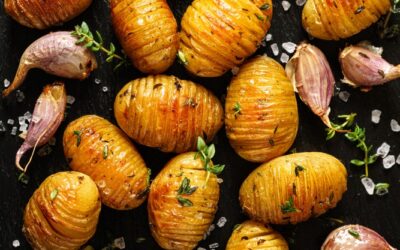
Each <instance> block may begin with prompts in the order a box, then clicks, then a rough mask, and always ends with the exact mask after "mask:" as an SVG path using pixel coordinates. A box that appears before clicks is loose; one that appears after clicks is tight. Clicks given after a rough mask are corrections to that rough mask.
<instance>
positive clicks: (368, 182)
mask: <svg viewBox="0 0 400 250" xmlns="http://www.w3.org/2000/svg"><path fill="white" fill-rule="evenodd" d="M361 183H362V184H363V186H364V188H365V190H366V191H367V193H368V194H369V195H373V194H374V190H375V183H374V181H373V180H372V179H371V178H368V177H364V178H362V179H361Z"/></svg>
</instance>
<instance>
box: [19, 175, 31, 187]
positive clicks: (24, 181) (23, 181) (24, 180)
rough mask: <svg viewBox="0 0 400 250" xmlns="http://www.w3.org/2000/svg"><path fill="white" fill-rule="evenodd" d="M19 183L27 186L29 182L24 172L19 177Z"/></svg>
mask: <svg viewBox="0 0 400 250" xmlns="http://www.w3.org/2000/svg"><path fill="white" fill-rule="evenodd" d="M18 181H20V182H22V183H23V184H25V185H27V184H28V182H29V176H27V175H26V174H25V173H24V172H22V173H21V174H20V175H19V176H18Z"/></svg>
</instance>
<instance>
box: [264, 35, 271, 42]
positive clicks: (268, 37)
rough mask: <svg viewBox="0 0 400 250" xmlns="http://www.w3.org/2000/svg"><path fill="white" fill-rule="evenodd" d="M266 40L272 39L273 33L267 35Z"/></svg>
mask: <svg viewBox="0 0 400 250" xmlns="http://www.w3.org/2000/svg"><path fill="white" fill-rule="evenodd" d="M265 41H267V42H269V41H272V35H271V34H267V35H266V36H265Z"/></svg>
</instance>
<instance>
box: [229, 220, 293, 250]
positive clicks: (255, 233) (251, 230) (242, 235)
mask: <svg viewBox="0 0 400 250" xmlns="http://www.w3.org/2000/svg"><path fill="white" fill-rule="evenodd" d="M244 249H260V250H261V249H265V250H272V249H273V250H289V246H288V244H287V242H286V241H285V239H284V238H283V237H282V235H281V234H280V233H278V232H276V231H275V230H273V229H272V228H270V227H266V226H264V225H263V224H261V223H259V222H255V221H251V220H249V221H245V222H243V223H242V224H240V225H239V226H238V227H237V228H235V229H234V230H233V233H232V235H231V237H230V238H229V241H228V244H227V245H226V250H244Z"/></svg>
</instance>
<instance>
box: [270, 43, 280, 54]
mask: <svg viewBox="0 0 400 250" xmlns="http://www.w3.org/2000/svg"><path fill="white" fill-rule="evenodd" d="M270 47H271V50H272V54H274V56H277V55H278V54H279V47H278V44H277V43H273V44H271V46H270Z"/></svg>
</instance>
